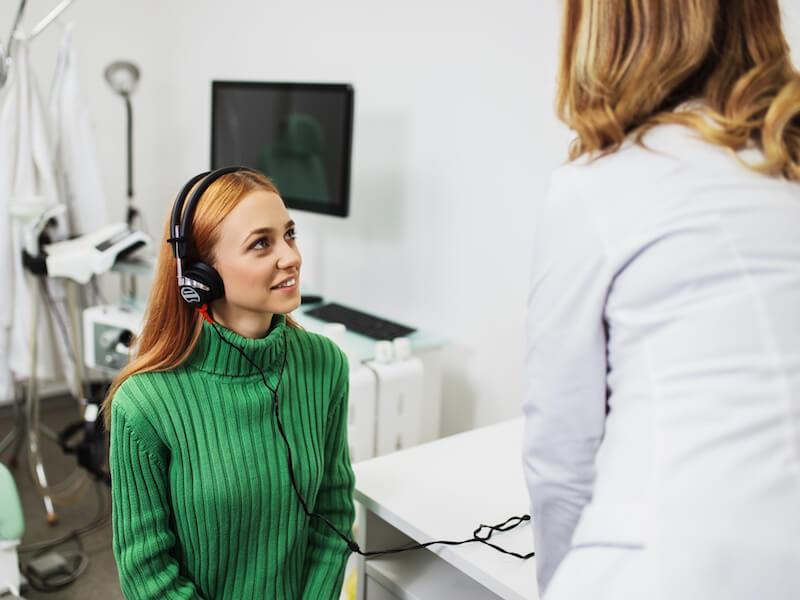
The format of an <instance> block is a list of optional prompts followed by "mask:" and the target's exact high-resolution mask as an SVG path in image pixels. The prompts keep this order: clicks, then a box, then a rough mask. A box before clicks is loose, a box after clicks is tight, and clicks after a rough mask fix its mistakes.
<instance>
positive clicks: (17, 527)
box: [0, 463, 25, 596]
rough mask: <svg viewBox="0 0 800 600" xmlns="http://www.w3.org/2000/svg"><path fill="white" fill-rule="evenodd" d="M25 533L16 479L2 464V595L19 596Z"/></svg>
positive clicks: (0, 587) (0, 493)
mask: <svg viewBox="0 0 800 600" xmlns="http://www.w3.org/2000/svg"><path fill="white" fill-rule="evenodd" d="M23 533H25V521H24V520H23V518H22V504H21V503H20V500H19V493H17V486H16V484H15V483H14V478H13V477H12V476H11V473H10V472H9V470H8V469H7V468H6V466H5V465H3V464H1V463H0V595H2V594H5V593H7V592H11V593H12V594H14V596H19V594H20V591H19V588H20V583H21V577H20V573H19V558H18V557H17V547H18V546H19V543H20V541H21V540H22V535H23Z"/></svg>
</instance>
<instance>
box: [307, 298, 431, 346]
mask: <svg viewBox="0 0 800 600" xmlns="http://www.w3.org/2000/svg"><path fill="white" fill-rule="evenodd" d="M305 314H307V315H308V316H309V317H314V318H315V319H320V320H322V321H327V322H329V323H342V324H343V325H344V326H345V327H347V329H349V330H350V331H354V332H356V333H360V334H361V335H365V336H367V337H371V338H372V339H375V340H392V339H394V338H396V337H403V336H406V335H409V334H410V333H414V332H415V331H416V329H413V328H411V327H406V326H405V325H400V324H399V323H393V322H392V321H387V320H386V319H381V318H380V317H376V316H374V315H370V314H367V313H363V312H360V311H358V310H354V309H352V308H347V307H346V306H342V305H341V304H335V303H333V302H331V303H329V304H323V305H322V306H318V307H317V308H312V309H311V310H309V311H306V313H305Z"/></svg>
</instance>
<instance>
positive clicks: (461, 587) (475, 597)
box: [366, 550, 500, 600]
mask: <svg viewBox="0 0 800 600" xmlns="http://www.w3.org/2000/svg"><path fill="white" fill-rule="evenodd" d="M366 565H367V568H366V575H367V577H368V578H371V579H373V580H375V582H377V583H379V584H380V585H381V586H382V587H383V588H385V589H386V591H388V592H389V593H391V594H392V595H393V596H395V597H396V598H398V599H401V600H441V599H442V598H458V600H492V599H493V598H500V596H497V595H496V594H493V593H491V592H490V591H489V590H487V589H486V588H485V587H483V586H482V585H480V584H478V583H477V582H476V581H474V580H472V579H469V578H466V577H464V575H463V573H461V572H460V571H459V570H458V569H456V568H455V567H454V566H452V565H451V564H449V563H448V562H447V561H445V560H442V559H441V558H439V557H438V556H436V555H435V554H434V553H433V552H430V551H428V550H417V551H413V552H406V553H403V554H397V555H389V556H386V557H383V558H372V559H369V560H368V561H367V562H366Z"/></svg>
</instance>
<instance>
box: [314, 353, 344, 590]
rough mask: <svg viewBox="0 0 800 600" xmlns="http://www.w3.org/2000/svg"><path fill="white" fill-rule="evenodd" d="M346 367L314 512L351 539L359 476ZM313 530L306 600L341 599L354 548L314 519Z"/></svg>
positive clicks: (329, 431)
mask: <svg viewBox="0 0 800 600" xmlns="http://www.w3.org/2000/svg"><path fill="white" fill-rule="evenodd" d="M344 364H345V366H344V368H343V371H342V379H343V380H342V381H341V382H340V385H339V386H338V387H339V390H340V392H339V394H337V396H336V398H335V404H334V405H333V406H332V409H331V414H330V416H329V419H330V421H329V425H328V430H327V433H326V439H325V454H324V456H325V467H324V472H323V476H322V485H321V487H320V490H319V493H318V494H317V498H316V504H315V505H314V507H313V508H311V510H313V511H314V512H317V513H319V514H320V515H322V516H324V517H325V518H327V519H328V520H330V521H331V522H332V523H333V524H334V525H335V526H336V528H337V529H338V530H339V531H341V532H342V533H343V534H345V535H347V536H351V535H352V534H351V530H352V527H353V521H354V520H355V508H354V506H353V489H354V487H355V475H354V474H353V468H352V466H351V464H350V451H349V448H348V444H347V407H348V393H349V387H350V386H349V375H348V369H347V366H346V362H345V363H344ZM309 527H310V529H311V532H310V541H309V549H308V555H307V556H306V573H307V574H308V575H307V577H306V582H305V588H304V590H303V598H304V600H329V599H330V600H335V599H336V598H339V595H340V593H341V589H342V584H343V582H344V570H345V566H346V563H347V558H348V557H349V556H350V549H349V548H348V546H347V544H346V543H345V542H344V540H342V538H340V537H339V536H338V535H336V533H334V532H333V531H332V530H331V529H330V528H329V527H328V526H327V525H326V524H325V523H323V522H322V521H320V519H319V518H317V517H313V518H312V519H311V521H310V524H309Z"/></svg>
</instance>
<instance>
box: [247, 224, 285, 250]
mask: <svg viewBox="0 0 800 600" xmlns="http://www.w3.org/2000/svg"><path fill="white" fill-rule="evenodd" d="M294 226H295V222H294V221H292V220H289V221H288V222H287V223H286V225H284V229H290V228H291V227H294ZM274 231H275V228H274V227H259V228H258V229H253V231H251V232H250V233H248V234H247V235H246V236H245V238H244V240H242V245H244V243H245V242H246V241H247V240H248V239H250V237H251V236H253V235H255V234H256V233H273V232H274Z"/></svg>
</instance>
